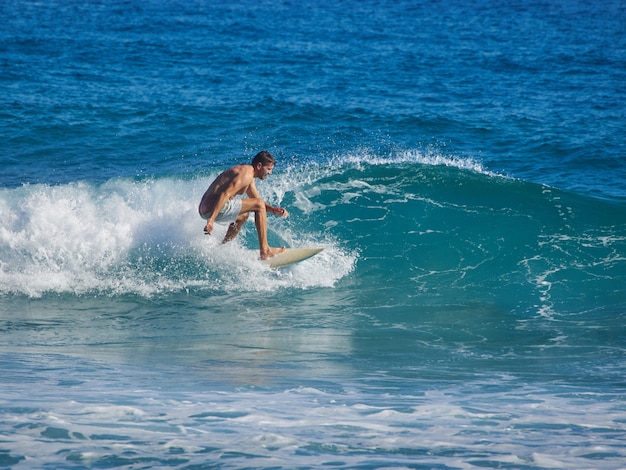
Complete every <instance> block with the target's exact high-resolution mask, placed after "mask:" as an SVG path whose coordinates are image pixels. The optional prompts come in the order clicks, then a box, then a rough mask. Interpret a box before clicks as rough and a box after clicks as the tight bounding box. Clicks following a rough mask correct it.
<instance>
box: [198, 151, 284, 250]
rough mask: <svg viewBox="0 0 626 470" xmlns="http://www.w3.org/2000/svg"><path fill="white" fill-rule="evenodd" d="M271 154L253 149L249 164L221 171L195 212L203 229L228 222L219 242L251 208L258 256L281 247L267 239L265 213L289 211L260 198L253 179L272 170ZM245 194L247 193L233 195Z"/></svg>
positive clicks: (226, 239)
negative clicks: (259, 253) (270, 243)
mask: <svg viewBox="0 0 626 470" xmlns="http://www.w3.org/2000/svg"><path fill="white" fill-rule="evenodd" d="M275 163H276V162H275V160H274V157H272V155H270V153H269V152H267V151H265V150H264V151H262V152H259V153H257V154H256V155H255V156H254V158H253V159H252V163H251V164H249V165H236V166H234V167H232V168H229V169H228V170H225V171H224V172H222V173H221V174H220V175H219V176H218V177H217V178H215V181H213V182H212V183H211V185H210V186H209V188H208V189H207V190H206V192H205V193H204V195H203V196H202V200H201V201H200V206H199V207H198V212H200V217H202V218H203V219H205V220H206V221H207V222H206V226H205V227H204V233H205V234H207V235H210V234H211V232H213V224H214V223H215V222H217V223H219V224H224V225H225V224H229V225H228V230H227V232H226V236H225V237H224V241H223V242H222V243H226V242H229V241H231V240H233V239H234V238H235V237H236V236H237V234H238V233H239V230H241V227H242V226H243V224H244V223H245V222H246V220H248V216H249V214H250V212H254V222H255V225H256V231H257V233H258V237H259V249H260V251H261V259H268V258H271V257H272V256H274V255H277V254H278V253H282V252H283V251H285V247H284V246H283V247H282V248H272V247H270V246H269V244H268V243H267V213H268V212H271V213H272V214H275V215H279V216H281V217H287V216H288V215H289V213H288V212H287V210H286V209H283V208H281V207H273V206H270V205H269V204H268V203H267V202H265V201H264V200H263V199H261V197H260V195H259V192H258V191H257V189H256V185H255V184H254V179H255V178H258V179H260V180H264V179H265V178H266V177H267V176H268V175H271V174H272V170H273V169H274V164H275ZM244 194H246V195H247V196H248V197H247V198H244V197H237V196H243V195H244Z"/></svg>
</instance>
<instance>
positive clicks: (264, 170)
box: [259, 163, 274, 180]
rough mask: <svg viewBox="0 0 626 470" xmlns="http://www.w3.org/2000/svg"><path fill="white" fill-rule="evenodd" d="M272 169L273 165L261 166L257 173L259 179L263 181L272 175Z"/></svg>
mask: <svg viewBox="0 0 626 470" xmlns="http://www.w3.org/2000/svg"><path fill="white" fill-rule="evenodd" d="M273 169H274V164H273V163H268V164H267V165H263V166H262V167H261V170H260V171H259V179H262V180H264V179H265V178H267V175H271V174H272V170H273Z"/></svg>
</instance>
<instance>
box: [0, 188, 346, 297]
mask: <svg viewBox="0 0 626 470" xmlns="http://www.w3.org/2000/svg"><path fill="white" fill-rule="evenodd" d="M210 179H211V178H207V179H206V180H205V179H204V178H203V179H196V180H192V181H185V180H181V179H174V178H168V179H160V180H145V181H134V180H126V179H114V180H110V181H108V182H107V183H105V184H102V185H99V186H96V185H93V184H88V183H72V184H67V185H60V186H47V185H33V186H24V187H22V188H18V189H5V190H2V192H1V193H0V203H1V204H2V208H3V210H2V211H1V212H0V292H3V293H20V294H25V295H28V296H33V297H37V296H41V295H42V294H43V293H45V292H56V293H76V294H81V293H86V292H92V291H99V292H110V293H115V294H118V293H138V294H140V295H152V294H155V293H159V292H167V291H179V290H182V289H189V288H203V287H204V288H215V287H216V286H218V285H219V283H217V284H216V283H214V282H213V281H212V280H207V278H206V275H205V272H214V273H222V274H223V273H227V276H226V277H225V278H224V279H223V280H224V282H222V283H221V287H223V288H237V289H240V288H242V287H244V288H245V286H252V285H253V286H254V289H259V290H264V289H270V288H276V286H277V282H278V285H279V286H284V287H299V288H303V287H315V286H332V285H333V284H334V282H336V281H337V280H338V279H340V278H341V277H342V276H344V275H345V274H347V273H348V272H350V271H351V269H352V267H353V264H354V261H355V256H354V255H353V254H350V253H347V252H345V251H343V250H341V249H340V248H339V246H338V244H337V243H336V242H335V241H333V240H332V239H330V238H329V237H324V236H321V235H320V236H318V235H316V234H314V233H305V232H302V231H300V230H298V229H297V228H292V227H291V226H290V225H289V224H290V222H291V221H290V220H287V221H286V222H285V221H282V220H279V219H277V218H273V219H272V221H271V229H270V230H271V233H270V234H273V236H274V238H277V239H278V241H277V243H281V244H288V245H289V246H303V244H305V243H307V244H314V245H316V246H317V245H319V246H322V247H324V248H325V252H324V254H323V255H321V256H318V257H317V258H316V259H312V260H310V261H307V262H306V265H305V264H303V265H302V266H296V267H294V268H290V269H286V270H282V271H276V272H270V271H268V269H267V268H265V267H263V266H262V265H261V264H260V263H258V262H257V261H256V259H257V256H255V255H254V254H252V253H251V251H250V250H249V249H247V248H246V247H245V244H246V241H249V242H250V246H251V247H254V246H256V235H254V227H253V223H249V224H248V225H249V227H247V229H246V230H248V232H249V233H250V236H249V237H248V239H249V240H246V239H245V233H246V231H245V230H244V232H243V235H242V236H241V237H240V238H242V239H243V240H237V241H236V242H234V243H232V244H230V245H225V246H222V245H221V244H220V243H219V241H220V240H221V238H222V237H223V232H224V230H220V229H217V230H216V232H215V234H214V235H212V236H210V237H208V236H205V235H203V233H202V227H203V221H202V219H201V218H200V217H199V216H198V214H197V203H198V201H199V199H200V196H201V195H202V193H203V191H204V189H205V185H207V184H208V183H207V180H210ZM264 189H265V188H264ZM279 202H280V201H275V202H274V203H279ZM295 223H296V224H297V221H296V222H295ZM305 266H308V268H305ZM190 267H191V268H190ZM220 276H221V274H220ZM228 276H230V277H228ZM253 280H254V282H252V281H253Z"/></svg>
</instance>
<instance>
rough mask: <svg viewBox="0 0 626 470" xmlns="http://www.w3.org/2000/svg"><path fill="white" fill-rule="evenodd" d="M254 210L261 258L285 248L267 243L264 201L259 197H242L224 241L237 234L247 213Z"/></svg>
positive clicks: (270, 255)
mask: <svg viewBox="0 0 626 470" xmlns="http://www.w3.org/2000/svg"><path fill="white" fill-rule="evenodd" d="M250 212H254V223H255V225H256V231H257V235H258V237H259V250H260V252H261V259H266V258H270V257H272V256H274V255H276V254H278V253H280V252H282V251H285V248H284V247H283V248H271V247H270V246H269V244H268V243H267V213H266V211H265V201H264V200H263V199H261V198H244V199H242V201H241V211H240V212H239V217H237V220H236V221H235V222H233V223H232V224H230V226H229V227H228V231H227V232H226V236H225V237H224V243H226V242H229V241H231V240H232V239H233V238H235V237H236V236H237V234H238V233H239V230H241V227H242V226H243V224H244V223H245V222H246V220H248V214H249V213H250Z"/></svg>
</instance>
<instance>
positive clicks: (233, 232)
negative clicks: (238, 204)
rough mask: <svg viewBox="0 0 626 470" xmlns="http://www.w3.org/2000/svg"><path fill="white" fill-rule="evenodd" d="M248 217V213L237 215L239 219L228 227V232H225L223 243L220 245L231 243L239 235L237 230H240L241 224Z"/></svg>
mask: <svg viewBox="0 0 626 470" xmlns="http://www.w3.org/2000/svg"><path fill="white" fill-rule="evenodd" d="M249 215H250V213H249V212H245V213H239V217H237V220H236V221H234V222H233V223H232V224H230V225H229V226H228V230H227V231H226V235H225V236H224V241H222V243H228V242H229V241H232V240H233V239H234V238H235V237H236V236H237V235H238V234H239V230H241V227H243V224H245V223H246V220H248V216H249Z"/></svg>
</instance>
